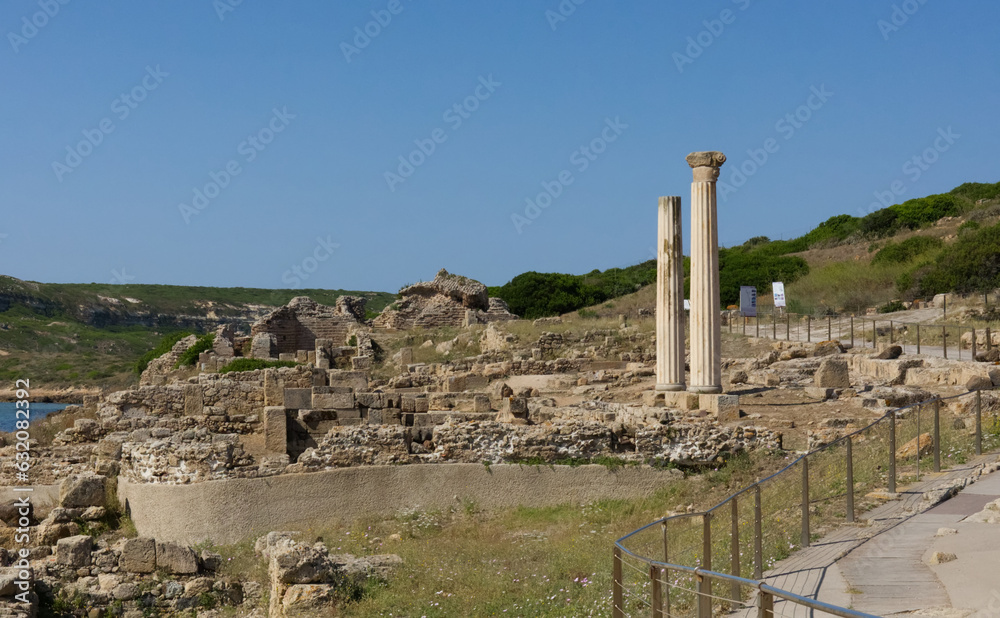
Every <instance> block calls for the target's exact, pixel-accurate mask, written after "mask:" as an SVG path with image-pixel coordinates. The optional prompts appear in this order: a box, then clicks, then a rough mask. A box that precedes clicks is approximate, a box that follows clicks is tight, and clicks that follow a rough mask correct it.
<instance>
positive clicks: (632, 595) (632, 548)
mask: <svg viewBox="0 0 1000 618" xmlns="http://www.w3.org/2000/svg"><path fill="white" fill-rule="evenodd" d="M998 408H1000V406H998V405H997V404H996V403H994V402H991V403H988V404H987V405H986V406H984V401H983V397H982V392H981V391H973V392H968V393H963V394H961V395H954V396H951V397H944V398H941V397H936V398H933V399H930V400H927V401H924V402H920V403H916V404H912V405H909V406H904V407H901V408H896V409H893V410H890V411H889V412H887V413H886V414H885V415H884V416H882V417H881V418H879V419H877V420H876V421H874V422H872V423H871V424H869V425H868V426H866V427H863V428H861V429H859V430H857V431H854V432H852V433H849V434H847V435H844V436H841V437H840V438H838V439H837V440H835V441H833V442H831V443H829V444H827V445H825V446H822V447H820V448H817V449H816V450H813V451H811V452H809V453H806V454H805V455H802V456H801V457H798V458H797V459H795V460H794V461H792V462H791V463H790V464H788V465H787V466H785V467H784V468H782V469H781V470H779V471H778V472H775V473H774V474H772V475H770V476H768V477H767V478H764V479H762V480H759V481H757V482H755V483H754V484H752V485H750V486H748V487H745V488H743V489H742V490H740V491H738V492H736V493H734V494H732V495H730V496H728V497H727V498H726V499H725V500H723V501H722V502H720V503H719V504H717V505H716V506H714V507H712V508H711V509H709V510H707V511H705V512H702V513H684V514H679V515H673V516H668V517H664V518H662V519H659V520H656V521H653V522H651V523H649V524H647V525H645V526H643V527H642V528H639V529H637V530H634V531H632V532H630V533H629V534H627V535H625V536H623V537H622V538H620V539H618V540H617V541H616V542H615V545H614V562H613V569H614V573H613V594H612V597H613V599H612V600H613V611H612V615H613V616H614V617H615V618H623V617H624V616H638V615H646V616H650V615H651V616H653V618H664V617H667V616H698V618H709V617H711V616H713V615H715V614H720V613H728V614H733V615H740V616H751V615H756V616H768V617H770V616H780V615H812V614H811V613H810V612H823V613H825V614H829V615H834V616H848V617H857V616H870V614H865V613H861V612H857V611H854V610H850V609H846V608H842V607H834V606H831V605H828V604H826V603H822V602H820V601H817V600H815V599H810V598H807V597H803V596H800V595H797V594H794V593H792V592H788V591H785V590H781V589H779V588H777V587H775V586H772V585H769V584H767V583H766V582H764V581H762V580H763V578H764V577H765V573H768V572H769V571H771V570H772V569H773V567H775V565H776V564H778V563H779V562H780V561H781V560H784V559H785V558H789V557H790V556H792V555H793V553H794V552H795V551H796V550H798V549H802V548H806V547H809V546H810V545H811V544H812V543H813V542H814V541H815V540H816V538H817V537H818V536H819V533H820V532H821V531H827V530H831V529H833V527H834V526H836V525H839V524H853V523H855V522H856V520H857V514H858V512H859V510H860V509H859V505H858V503H857V501H858V497H859V496H861V497H864V496H866V495H867V494H868V493H869V492H872V491H873V490H875V489H879V488H885V490H886V492H887V493H888V494H896V492H897V487H898V486H899V484H901V483H909V482H914V481H919V480H920V479H921V477H922V475H923V474H924V473H926V472H929V471H933V472H939V471H941V470H943V469H946V468H949V467H952V466H955V465H960V464H964V463H966V462H967V461H968V460H969V459H970V457H971V456H972V455H973V454H974V455H976V456H979V455H982V454H983V452H984V451H987V450H992V449H995V448H997V447H1000V409H998ZM953 410H954V411H959V412H963V413H965V414H966V415H967V416H971V418H970V419H969V420H970V421H971V422H972V427H971V428H969V427H968V426H967V425H966V424H965V422H964V420H963V422H962V423H958V422H954V420H955V419H945V420H946V421H948V422H942V415H951V416H958V417H959V418H960V417H961V414H955V413H954V412H953ZM984 416H985V419H984ZM911 447H912V448H911ZM862 508H863V507H862ZM771 575H772V576H773V575H775V574H774V573H771ZM776 607H777V608H778V609H776Z"/></svg>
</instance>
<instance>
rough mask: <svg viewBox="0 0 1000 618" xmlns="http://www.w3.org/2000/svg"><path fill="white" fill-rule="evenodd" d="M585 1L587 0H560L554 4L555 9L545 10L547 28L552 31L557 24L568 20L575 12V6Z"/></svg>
mask: <svg viewBox="0 0 1000 618" xmlns="http://www.w3.org/2000/svg"><path fill="white" fill-rule="evenodd" d="M586 2H587V0H562V1H561V2H560V3H559V4H558V5H557V6H556V8H555V10H552V9H548V10H546V11H545V19H546V20H548V22H549V28H552V32H555V31H556V28H558V27H559V24H562V23H566V22H567V21H569V18H570V17H572V16H573V15H574V14H575V13H576V7H578V6H580V5H581V4H584V3H586Z"/></svg>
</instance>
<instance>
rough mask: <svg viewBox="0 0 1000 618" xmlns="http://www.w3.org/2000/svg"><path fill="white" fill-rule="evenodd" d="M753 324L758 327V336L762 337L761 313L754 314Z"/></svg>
mask: <svg viewBox="0 0 1000 618" xmlns="http://www.w3.org/2000/svg"><path fill="white" fill-rule="evenodd" d="M753 325H754V328H756V329H757V338H758V339H760V315H757V316H754V319H753Z"/></svg>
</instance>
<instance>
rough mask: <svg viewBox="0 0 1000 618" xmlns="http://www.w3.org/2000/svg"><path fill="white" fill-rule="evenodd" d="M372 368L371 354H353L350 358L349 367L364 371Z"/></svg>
mask: <svg viewBox="0 0 1000 618" xmlns="http://www.w3.org/2000/svg"><path fill="white" fill-rule="evenodd" d="M371 368H372V357H371V356H355V357H353V358H351V369H353V370H355V371H366V370H368V369H371Z"/></svg>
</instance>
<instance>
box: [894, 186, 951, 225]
mask: <svg viewBox="0 0 1000 618" xmlns="http://www.w3.org/2000/svg"><path fill="white" fill-rule="evenodd" d="M889 210H892V211H894V212H895V213H896V215H897V217H898V220H899V223H900V225H903V226H906V227H909V228H911V229H917V228H918V227H921V226H923V225H927V224H928V223H934V222H935V221H937V220H938V219H940V218H942V217H954V216H955V215H957V214H959V213H960V212H961V206H960V203H959V200H958V198H957V197H955V196H954V195H949V194H947V193H942V194H938V195H928V196H927V197H918V198H916V199H912V200H907V201H905V202H903V203H902V204H896V205H894V206H890V207H889Z"/></svg>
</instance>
